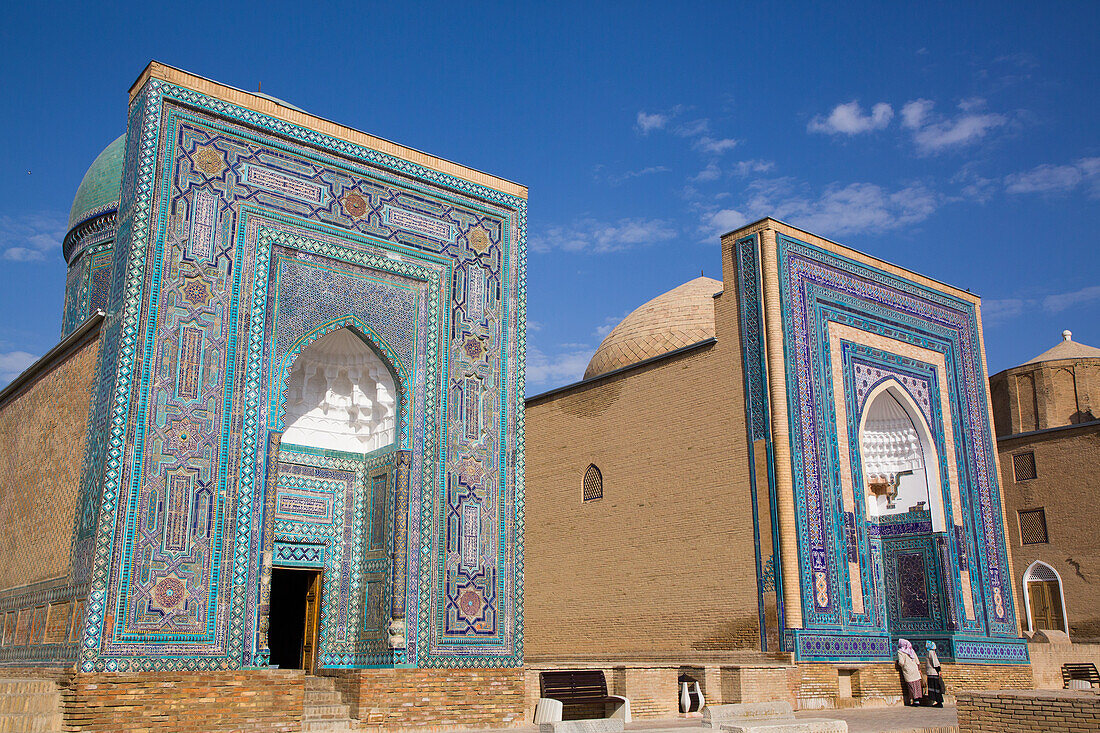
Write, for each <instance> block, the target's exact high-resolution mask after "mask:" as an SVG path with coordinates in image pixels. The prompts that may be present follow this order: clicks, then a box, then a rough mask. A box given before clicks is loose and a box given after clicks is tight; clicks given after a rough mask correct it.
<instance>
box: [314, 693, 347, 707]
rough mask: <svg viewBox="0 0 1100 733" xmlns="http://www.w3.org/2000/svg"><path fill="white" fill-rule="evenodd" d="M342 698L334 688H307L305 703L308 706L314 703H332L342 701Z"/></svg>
mask: <svg viewBox="0 0 1100 733" xmlns="http://www.w3.org/2000/svg"><path fill="white" fill-rule="evenodd" d="M343 701H344V698H343V697H342V696H341V695H340V693H339V692H337V691H336V690H307V691H306V697H305V703H306V706H307V707H308V706H309V705H312V704H314V703H316V704H318V705H332V704H333V703H338V702H343Z"/></svg>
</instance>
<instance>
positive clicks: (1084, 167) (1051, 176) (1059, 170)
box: [1005, 158, 1100, 197]
mask: <svg viewBox="0 0 1100 733" xmlns="http://www.w3.org/2000/svg"><path fill="white" fill-rule="evenodd" d="M1082 183H1088V184H1090V185H1091V191H1090V193H1091V195H1092V196H1094V197H1095V196H1100V158H1081V159H1080V160H1078V161H1076V162H1074V163H1069V164H1067V165H1050V164H1044V165H1040V166H1036V167H1035V168H1032V169H1031V170H1029V171H1025V172H1023V173H1013V174H1012V175H1009V176H1006V177H1005V190H1006V191H1008V192H1009V193H1064V192H1067V191H1072V190H1073V189H1075V188H1077V187H1078V186H1079V185H1081V184H1082Z"/></svg>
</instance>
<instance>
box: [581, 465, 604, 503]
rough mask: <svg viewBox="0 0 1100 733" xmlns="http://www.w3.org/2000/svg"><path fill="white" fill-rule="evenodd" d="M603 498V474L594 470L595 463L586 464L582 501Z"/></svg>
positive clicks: (598, 470)
mask: <svg viewBox="0 0 1100 733" xmlns="http://www.w3.org/2000/svg"><path fill="white" fill-rule="evenodd" d="M602 498H603V474H601V473H600V469H598V468H596V464H595V463H590V464H588V470H587V471H585V472H584V500H585V501H592V500H593V499H602Z"/></svg>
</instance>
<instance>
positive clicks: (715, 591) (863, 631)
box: [526, 219, 1030, 706]
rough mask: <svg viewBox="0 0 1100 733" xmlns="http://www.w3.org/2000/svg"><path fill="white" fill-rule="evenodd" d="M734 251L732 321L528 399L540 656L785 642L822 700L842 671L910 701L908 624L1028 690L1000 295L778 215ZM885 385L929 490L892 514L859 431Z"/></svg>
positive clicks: (976, 676) (988, 680) (692, 652)
mask: <svg viewBox="0 0 1100 733" xmlns="http://www.w3.org/2000/svg"><path fill="white" fill-rule="evenodd" d="M722 254H723V270H724V283H723V288H722V292H721V293H720V294H718V295H716V296H714V297H713V298H709V299H708V300H710V301H711V302H712V303H713V308H714V330H713V331H712V336H713V338H701V339H700V340H699V341H698V342H697V343H696V344H694V345H691V346H688V347H687V348H681V349H680V350H678V351H674V352H671V353H666V354H664V355H659V356H656V357H650V358H648V359H647V360H641V359H636V360H635V363H633V364H627V365H622V364H618V365H617V366H618V367H619V370H618V371H615V372H613V373H609V374H604V375H602V376H595V377H592V378H587V379H585V380H584V381H582V382H579V383H577V384H575V385H570V386H568V387H564V388H561V389H558V390H554V391H552V392H549V393H547V394H545V395H539V396H535V397H532V398H530V399H529V400H528V405H527V411H528V421H527V426H528V430H529V435H530V436H531V440H530V443H529V444H530V445H531V446H532V447H533V449H532V450H531V451H529V455H528V486H529V490H528V495H527V509H528V514H527V517H528V532H527V544H526V553H527V562H528V568H530V569H531V578H532V581H533V582H531V583H529V584H528V586H527V600H526V608H527V614H528V619H529V621H530V624H529V632H528V636H527V649H528V660H529V662H530V663H532V664H535V665H567V664H572V665H574V666H577V665H583V664H591V665H595V666H599V667H606V668H608V669H615V668H616V665H617V664H626V665H628V666H629V665H631V664H639V663H641V662H644V661H646V660H648V661H651V662H657V661H662V662H673V663H676V664H680V665H684V664H687V665H691V664H696V663H698V664H699V665H700V666H704V667H705V666H706V664H705V656H706V655H707V654H708V653H715V652H718V651H719V650H723V651H724V653H726V654H727V655H730V658H731V659H733V658H736V659H739V660H740V661H739V662H738V665H739V666H740V667H743V668H749V667H753V666H754V665H755V666H759V665H761V664H765V665H766V664H767V663H768V661H769V660H771V663H772V664H776V663H780V662H781V661H782V660H783V659H784V657H785V658H786V659H787V660H791V659H793V660H794V661H795V662H797V663H798V669H799V671H798V672H796V673H794V674H795V677H794V678H793V680H794V681H793V682H792V684H793V685H794V688H793V689H792V693H791V696H792V699H793V700H794V701H796V702H797V701H798V700H799V699H801V698H806V700H805V701H804V702H803V703H801V704H806V705H810V706H815V705H820V704H823V703H821V702H820V701H819V699H820V700H825V699H828V700H834V701H835V699H836V697H837V695H838V694H839V693H838V691H839V689H840V687H839V681H838V669H839V668H852V669H860V670H863V671H861V672H860V675H861V677H860V678H861V679H862V680H863V682H864V683H865V684H864V686H865V687H866V688H867V689H866V690H865V693H866V694H864V695H862V697H864V698H867V697H875V696H885V697H891V696H896V695H897V691H896V689H894V691H893V692H892V693H890V695H887V694H886V693H885V690H886V688H891V689H893V688H895V687H896V685H897V678H896V673H894V672H893V671H892V669H893V667H892V659H893V656H894V651H895V645H896V640H897V639H898V638H899V637H905V638H908V639H910V640H912V641H913V642H914V643H915V644H918V645H922V644H923V641H924V640H926V639H930V640H935V641H936V642H937V644H938V645H939V649H940V655H941V658H942V659H944V661H945V662H946V663H948V664H950V665H951V669H952V672H953V674H956V675H957V676H958V677H959V678H960V679H963V678H965V679H967V680H972V684H974V685H976V686H989V685H996V684H997V679H1002V680H1009V679H1010V680H1011V681H1012V684H1013V685H1014V686H1016V685H1023V686H1026V685H1028V684H1030V672H1029V669H1028V666H1027V661H1028V657H1027V647H1026V644H1025V643H1024V640H1023V639H1022V638H1020V635H1019V630H1018V626H1017V616H1016V614H1017V599H1016V598H1015V595H1014V591H1013V587H1012V564H1011V562H1012V561H1011V555H1010V551H1009V548H1008V546H1007V544H1006V530H1005V522H1004V515H1003V508H1002V496H1001V489H1000V479H999V477H998V466H997V462H996V444H995V442H994V438H993V432H992V414H991V411H990V402H989V396H988V391H987V387H986V377H985V364H984V359H985V357H984V347H983V345H982V336H981V322H980V302H979V300H978V299H977V298H976V297H974V296H971V295H970V294H968V293H966V292H965V291H961V290H958V289H956V288H952V287H950V286H946V285H943V284H940V283H936V282H934V281H932V280H929V279H927V278H923V277H921V276H919V275H916V274H914V273H910V272H907V271H905V270H902V269H900V268H897V267H894V266H892V265H889V264H887V263H884V262H881V261H879V260H875V259H874V258H872V257H868V256H865V255H862V254H860V253H857V252H854V251H852V250H849V249H847V248H845V247H842V246H840V245H837V244H835V243H832V242H829V241H827V240H823V239H821V238H819V237H816V236H814V235H812V234H809V233H807V232H803V231H800V230H797V229H794V228H792V227H788V226H786V225H784V224H781V223H779V222H775V221H773V220H770V219H768V220H763V221H762V222H759V223H757V224H754V225H751V226H749V227H746V228H744V229H742V230H739V231H737V232H733V233H731V234H729V235H727V236H725V237H724V238H723V248H722ZM678 290H679V289H677V290H673V291H671V292H670V293H668V294H666V295H665V296H661V297H659V298H657V299H654V301H653V303H659V302H663V301H665V300H671V299H674V296H675V294H676V293H677V292H678ZM701 302H702V299H699V304H695V305H692V306H688V305H685V306H684V309H686V312H695V310H696V309H697V308H698V307H702V306H701ZM682 310H683V309H682ZM633 318H634V316H633V315H632V316H631V317H629V318H628V319H627V320H628V321H630V320H631V319H633ZM625 323H626V322H625V321H624V324H625ZM629 325H630V327H631V329H633V330H635V331H639V332H640V331H644V330H645V329H646V328H648V327H649V325H650V324H647V323H641V324H636V323H631V324H629ZM669 325H670V328H674V327H675V326H676V324H674V323H673V324H669ZM601 350H602V347H601ZM664 351H668V350H667V349H665V350H664ZM600 356H601V354H600V352H597V355H596V357H594V358H593V363H596V362H598V360H599V358H600ZM885 390H891V392H890V394H897V395H899V396H901V397H900V398H901V399H904V400H905V401H906V404H908V405H911V408H909V409H911V412H910V417H909V420H910V421H911V422H912V421H915V424H919V425H921V426H923V430H924V431H925V433H926V435H925V436H924V437H923V438H922V440H925V441H926V443H927V444H924V443H922V451H923V454H924V455H925V456H926V459H927V460H928V461H929V465H928V467H927V469H926V474H927V475H928V476H929V478H928V487H929V489H928V494H927V495H926V499H925V500H924V501H922V502H920V503H919V504H916V505H913V506H908V507H906V506H902V507H899V508H897V509H896V510H892V511H890V513H887V514H881V515H879V514H873V513H870V512H869V510H868V509H867V504H866V499H865V497H867V496H870V495H871V487H870V486H869V485H868V484H869V480H868V479H867V474H866V472H865V467H864V465H863V464H862V460H863V458H864V457H865V456H864V448H863V447H861V446H862V444H861V442H860V441H861V440H863V434H862V433H861V430H862V427H861V426H863V425H864V423H865V422H866V421H867V420H868V419H869V418H868V414H869V412H870V405H871V404H872V402H874V401H875V400H876V399H877V398H878V397H879V396H881V395H883V394H885V393H886V392H885ZM868 460H869V459H868ZM589 464H593V465H595V466H597V467H598V469H599V471H600V473H601V475H602V480H603V495H602V498H599V499H597V500H590V501H585V500H584V499H583V497H582V492H581V482H582V476H583V475H584V474H585V472H586V467H587V466H588V465H589ZM753 652H755V654H756V655H757V656H756V657H755V658H754V657H752V653H753ZM818 668H820V669H821V670H824V671H823V672H822V673H821V674H816V673H815V672H814V670H815V669H818ZM875 669H881V670H887V671H888V672H889V673H884V674H878V676H876V674H875V673H873V672H872V670H875ZM879 677H881V678H882V679H879ZM891 677H892V679H887V678H891ZM818 678H820V679H819V682H820V683H821V684H822V685H824V687H822V688H821V690H818V691H817V692H814V691H813V690H814V689H816V688H814V684H815V682H814V680H815V679H818ZM875 680H877V682H876V681H875ZM880 683H881V684H880ZM880 687H881V688H882V690H879V688H880ZM811 688H812V689H811ZM825 688H828V689H827V690H826V689H825ZM799 690H801V691H799ZM822 690H824V691H822ZM875 690H879V691H878V692H875ZM666 693H667V691H666ZM819 693H820V694H819ZM626 694H629V692H628V693H626ZM814 701H817V702H814ZM666 702H667V701H666ZM830 704H832V703H830Z"/></svg>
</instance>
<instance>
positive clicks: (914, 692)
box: [897, 639, 922, 706]
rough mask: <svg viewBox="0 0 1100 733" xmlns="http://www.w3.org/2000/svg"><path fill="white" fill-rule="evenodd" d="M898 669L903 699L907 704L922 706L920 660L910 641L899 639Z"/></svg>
mask: <svg viewBox="0 0 1100 733" xmlns="http://www.w3.org/2000/svg"><path fill="white" fill-rule="evenodd" d="M897 667H898V669H899V670H900V671H901V680H902V683H903V684H902V699H903V700H904V701H905V704H906V705H912V706H918V705H920V701H921V697H922V695H921V676H920V660H919V659H918V658H917V652H916V650H915V649H913V645H912V644H911V643H909V640H908V639H898V658H897Z"/></svg>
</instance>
